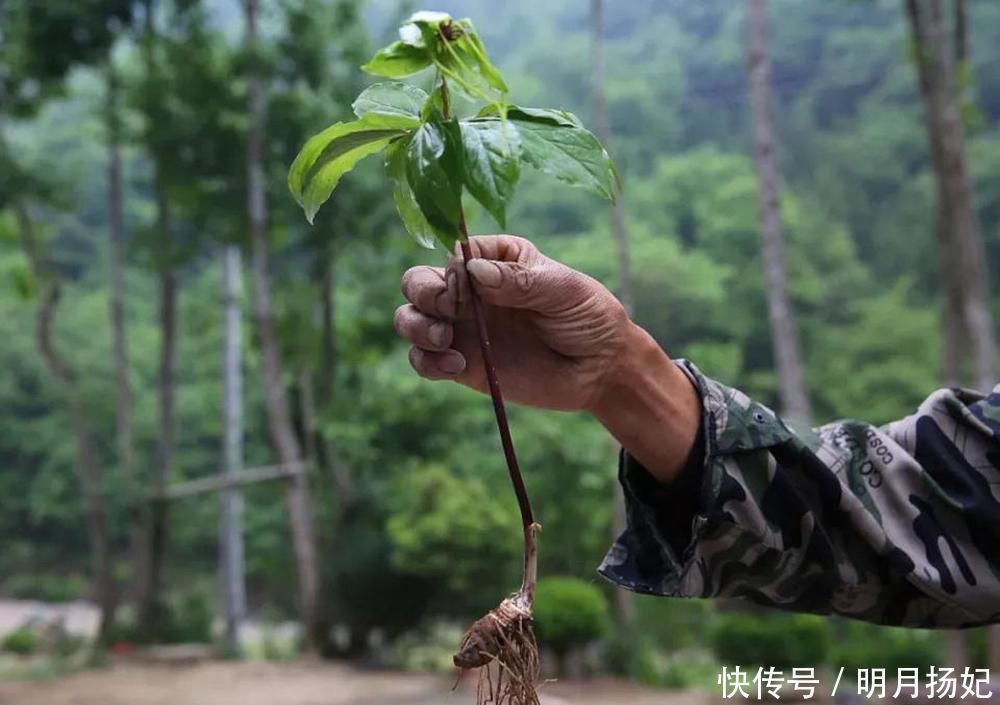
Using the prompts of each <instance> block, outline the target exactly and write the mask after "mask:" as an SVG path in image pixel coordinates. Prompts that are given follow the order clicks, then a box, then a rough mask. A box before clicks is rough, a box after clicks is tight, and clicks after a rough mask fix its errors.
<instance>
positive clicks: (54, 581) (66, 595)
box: [0, 573, 86, 602]
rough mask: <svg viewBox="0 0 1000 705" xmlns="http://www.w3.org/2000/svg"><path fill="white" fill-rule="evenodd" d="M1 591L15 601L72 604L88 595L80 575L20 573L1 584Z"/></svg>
mask: <svg viewBox="0 0 1000 705" xmlns="http://www.w3.org/2000/svg"><path fill="white" fill-rule="evenodd" d="M0 589H2V591H3V593H4V594H6V595H8V596H10V597H12V598H14V599H15V600H43V601H45V602H72V601H73V600H78V599H80V598H81V597H83V595H84V594H85V593H86V583H85V581H84V580H83V578H82V577H80V576H79V575H58V576H56V575H51V574H46V573H19V574H18V575H13V576H11V577H10V578H8V579H7V580H5V581H4V582H3V583H2V584H0Z"/></svg>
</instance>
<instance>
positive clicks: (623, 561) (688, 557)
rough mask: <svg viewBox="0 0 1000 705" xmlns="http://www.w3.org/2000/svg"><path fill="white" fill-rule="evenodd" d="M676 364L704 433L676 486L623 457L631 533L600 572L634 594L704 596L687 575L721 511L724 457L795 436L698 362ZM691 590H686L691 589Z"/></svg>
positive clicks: (611, 552)
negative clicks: (693, 395) (691, 391)
mask: <svg viewBox="0 0 1000 705" xmlns="http://www.w3.org/2000/svg"><path fill="white" fill-rule="evenodd" d="M676 364H677V365H678V366H679V367H680V368H681V369H682V370H683V371H684V372H685V374H687V375H688V377H689V378H690V379H691V381H692V383H693V384H694V386H695V388H696V389H697V391H698V394H699V396H700V397H701V401H702V410H703V411H702V419H701V429H700V431H699V434H698V440H697V441H696V445H695V447H694V449H693V450H692V452H691V455H690V456H689V458H688V461H687V464H686V465H685V467H684V469H683V470H682V472H681V474H680V475H679V476H678V478H677V479H676V480H675V481H674V482H672V483H671V484H670V485H664V484H661V483H660V482H658V481H657V480H655V479H654V478H653V477H652V476H650V475H649V473H648V472H647V471H646V470H645V468H643V467H642V466H641V465H640V464H639V463H638V462H637V461H636V460H635V459H634V458H632V457H631V456H629V455H628V453H626V452H622V454H621V456H620V462H619V473H618V477H619V482H620V483H621V486H622V490H623V492H624V495H625V509H626V519H627V528H626V530H625V531H624V532H623V533H622V535H621V536H620V537H619V538H618V540H617V541H616V542H615V544H614V546H612V547H611V549H610V550H609V551H608V553H607V555H606V556H605V558H604V561H603V562H602V563H601V566H600V568H598V573H599V574H600V575H602V576H603V577H605V578H607V579H608V580H610V581H611V582H613V583H615V584H616V585H618V586H619V587H623V588H625V589H628V590H632V591H634V592H639V593H644V594H652V595H664V596H677V597H699V596H702V595H701V594H700V591H699V590H697V589H696V588H694V586H695V585H702V584H703V581H701V580H693V581H688V580H687V579H686V576H687V575H688V573H689V572H690V570H691V568H692V567H693V566H694V565H695V563H696V558H697V554H698V547H699V544H700V542H701V541H703V540H704V534H705V533H706V532H707V531H708V529H707V527H708V526H709V524H710V522H709V517H710V516H712V515H713V514H717V513H718V512H719V511H720V510H721V508H720V507H717V506H716V505H717V504H719V503H720V499H719V495H720V486H721V484H722V474H723V469H722V467H721V464H720V463H717V462H715V460H716V459H717V458H718V457H719V456H725V455H731V454H734V453H740V452H743V451H748V450H755V449H759V448H764V447H769V446H773V445H776V444H778V443H782V442H784V441H785V440H787V439H788V438H790V437H791V435H792V434H791V431H789V429H788V428H787V427H786V426H785V425H784V423H783V422H782V421H781V420H780V419H779V418H778V417H777V416H776V415H775V414H774V412H772V411H771V410H770V409H768V408H767V407H765V406H762V405H760V404H757V403H755V402H753V401H751V400H750V399H749V397H747V396H746V395H744V394H743V393H742V392H739V391H737V390H734V389H730V388H729V387H726V386H724V385H721V384H719V383H717V382H714V381H712V380H710V379H708V378H706V377H705V376H704V375H702V374H701V372H700V371H699V370H698V369H697V367H695V366H694V365H693V364H692V363H690V362H688V361H686V360H678V361H677V362H676ZM686 585H687V587H685V586H686Z"/></svg>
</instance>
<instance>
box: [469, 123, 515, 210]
mask: <svg viewBox="0 0 1000 705" xmlns="http://www.w3.org/2000/svg"><path fill="white" fill-rule="evenodd" d="M460 130H461V135H462V149H463V151H464V154H463V159H464V167H465V168H464V174H465V185H466V186H467V187H468V189H469V193H471V194H472V195H473V196H475V198H476V200H477V201H479V202H480V203H481V204H482V205H483V207H484V208H485V209H486V210H487V211H489V213H490V215H492V216H493V217H494V218H495V219H496V221H497V223H499V224H500V227H502V228H506V227H507V217H506V211H507V201H509V200H510V198H511V196H512V195H513V194H514V186H515V185H516V184H517V179H518V177H519V176H520V175H521V164H520V154H521V139H520V135H519V134H518V131H517V128H515V127H514V124H513V123H511V122H509V121H508V122H504V121H502V120H498V119H494V120H466V121H463V122H462V123H460Z"/></svg>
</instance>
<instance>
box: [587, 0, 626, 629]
mask: <svg viewBox="0 0 1000 705" xmlns="http://www.w3.org/2000/svg"><path fill="white" fill-rule="evenodd" d="M590 30H591V37H590V38H591V43H590V46H591V74H590V92H591V99H592V101H593V112H594V126H595V127H596V129H597V136H598V138H599V139H600V140H601V142H602V143H603V144H604V146H605V148H606V149H608V150H610V149H611V127H610V125H609V124H608V116H607V101H606V100H605V95H604V0H591V2H590ZM615 187H616V189H617V191H618V193H617V196H618V197H617V198H616V199H615V203H614V208H613V213H612V220H611V231H612V233H613V234H614V239H615V254H616V257H617V261H618V292H617V294H618V299H619V300H620V301H621V303H622V306H624V307H625V311H626V313H628V315H629V317H632V316H634V315H635V297H634V293H633V291H634V290H633V283H632V258H631V256H630V253H629V236H628V222H627V220H626V217H625V204H624V202H623V199H622V192H621V184H620V183H618V182H616V183H615ZM613 447H614V457H615V458H616V459H617V457H618V455H619V452H620V450H621V449H620V448H619V447H618V445H617V444H615V445H614V446H613ZM625 525H626V516H625V497H624V495H623V493H622V489H621V487H620V486H619V485H618V484H617V483H616V484H615V490H614V498H613V499H612V508H611V538H612V540H617V539H618V537H619V536H621V534H622V532H623V531H625ZM614 603H615V613H616V616H617V617H618V624H619V625H620V626H621V627H622V628H626V629H627V628H628V626H629V625H631V624H632V622H633V621H634V619H635V600H634V599H633V597H632V593H630V592H627V591H626V590H615V592H614Z"/></svg>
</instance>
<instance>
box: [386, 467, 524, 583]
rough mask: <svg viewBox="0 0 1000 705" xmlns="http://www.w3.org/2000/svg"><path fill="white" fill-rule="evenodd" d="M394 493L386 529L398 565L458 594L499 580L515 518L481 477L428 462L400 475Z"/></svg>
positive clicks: (509, 558) (512, 553)
mask: <svg viewBox="0 0 1000 705" xmlns="http://www.w3.org/2000/svg"><path fill="white" fill-rule="evenodd" d="M393 495H394V496H395V497H397V498H398V499H397V502H398V505H397V509H396V511H395V512H393V514H392V515H391V516H390V517H389V519H388V521H387V523H386V530H387V531H388V534H389V537H390V539H391V540H392V543H393V554H392V555H393V563H394V564H395V565H396V567H397V568H400V569H402V570H405V571H406V572H409V573H412V574H414V575H422V576H428V577H433V578H435V579H437V580H441V581H444V582H445V583H446V584H447V586H448V587H449V588H450V589H451V590H452V591H453V592H454V593H455V594H459V595H461V594H471V593H473V592H474V591H475V590H476V589H477V588H478V587H479V586H481V585H486V584H496V583H497V582H502V580H503V578H504V577H505V573H507V572H508V571H509V569H510V568H511V567H512V566H513V564H514V562H515V559H516V556H517V552H516V551H517V543H516V542H511V541H506V540H505V537H507V536H508V535H509V534H510V529H511V527H515V526H517V521H516V518H515V516H514V514H513V512H512V511H511V510H512V507H511V506H508V505H507V504H506V503H498V502H494V501H491V496H490V492H489V490H488V489H487V487H486V485H485V483H483V482H482V480H480V479H479V478H477V477H475V476H472V477H459V476H457V475H456V474H454V473H452V472H450V471H448V470H447V469H446V468H445V467H443V466H441V465H437V464H426V465H422V466H417V467H415V468H413V470H412V472H410V473H407V474H406V476H405V477H404V478H400V485H399V487H398V488H397V489H396V490H395V491H394V492H393Z"/></svg>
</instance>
